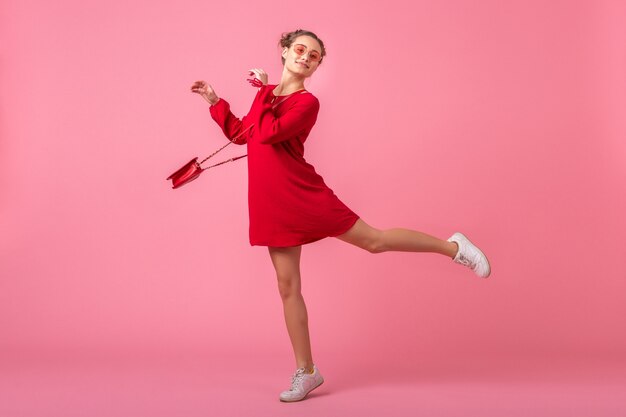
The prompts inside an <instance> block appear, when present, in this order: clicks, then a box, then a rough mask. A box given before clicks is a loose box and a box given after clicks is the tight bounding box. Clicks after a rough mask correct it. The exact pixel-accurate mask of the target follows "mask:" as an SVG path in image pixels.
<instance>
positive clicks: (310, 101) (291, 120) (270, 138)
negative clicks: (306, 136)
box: [256, 93, 320, 145]
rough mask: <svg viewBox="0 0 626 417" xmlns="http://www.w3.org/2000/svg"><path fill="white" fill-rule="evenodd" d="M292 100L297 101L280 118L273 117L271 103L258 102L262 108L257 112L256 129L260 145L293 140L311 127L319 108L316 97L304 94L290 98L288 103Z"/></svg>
mask: <svg viewBox="0 0 626 417" xmlns="http://www.w3.org/2000/svg"><path fill="white" fill-rule="evenodd" d="M294 99H296V100H297V101H296V103H295V104H293V105H292V106H291V107H290V108H289V110H287V111H286V112H285V113H284V114H283V115H282V116H280V117H276V116H275V115H274V110H273V109H272V103H269V102H267V101H265V100H261V101H260V102H261V105H262V108H261V110H260V112H259V113H260V114H259V119H258V121H257V125H256V129H257V132H258V133H259V137H260V138H261V143H263V144H265V145H272V144H274V143H278V142H282V141H284V140H289V139H293V138H294V137H295V136H297V135H298V134H299V133H301V132H304V131H307V130H310V129H311V128H312V127H313V125H314V124H315V121H316V120H317V113H318V112H319V108H320V104H319V101H318V99H317V97H315V96H314V95H312V94H309V93H304V94H301V95H300V96H299V97H291V98H290V101H291V100H294ZM285 104H286V103H285ZM283 105H284V104H283Z"/></svg>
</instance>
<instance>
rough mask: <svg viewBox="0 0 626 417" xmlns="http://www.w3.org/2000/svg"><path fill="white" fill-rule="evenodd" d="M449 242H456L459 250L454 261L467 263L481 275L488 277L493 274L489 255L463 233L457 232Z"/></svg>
mask: <svg viewBox="0 0 626 417" xmlns="http://www.w3.org/2000/svg"><path fill="white" fill-rule="evenodd" d="M448 242H456V243H457V245H459V250H458V252H457V253H456V255H455V256H454V259H453V261H454V262H456V263H457V264H461V265H465V266H467V267H468V268H470V269H471V270H472V271H474V272H475V273H476V275H478V276H479V277H482V278H487V277H488V276H489V275H490V274H491V266H489V261H488V260H487V257H486V256H485V254H484V253H482V251H481V250H480V249H478V248H477V247H476V246H475V245H474V244H473V243H472V242H470V240H469V239H468V238H466V237H465V235H463V233H459V232H456V233H455V234H453V235H452V236H450V238H449V239H448Z"/></svg>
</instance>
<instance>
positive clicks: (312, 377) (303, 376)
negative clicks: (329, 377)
mask: <svg viewBox="0 0 626 417" xmlns="http://www.w3.org/2000/svg"><path fill="white" fill-rule="evenodd" d="M323 382H324V378H323V377H322V374H320V371H319V369H317V366H315V365H313V373H312V374H307V373H306V371H305V369H304V368H298V370H296V372H295V373H294V374H293V376H292V377H291V388H290V389H289V390H288V391H283V392H281V393H280V400H281V401H285V402H291V401H300V400H303V399H304V397H306V396H307V394H308V393H309V392H311V391H313V390H314V389H315V388H317V387H319V386H320V385H322V383H323Z"/></svg>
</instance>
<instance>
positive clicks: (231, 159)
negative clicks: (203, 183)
mask: <svg viewBox="0 0 626 417" xmlns="http://www.w3.org/2000/svg"><path fill="white" fill-rule="evenodd" d="M252 126H254V123H251V124H250V125H249V126H248V127H246V128H245V129H244V130H243V131H241V132H240V133H239V134H238V135H237V136H235V137H234V138H232V139H230V140H229V141H228V143H227V144H226V145H224V146H222V147H221V148H219V149H218V150H216V151H215V152H213V153H212V154H211V155H209V156H207V157H206V158H204V159H203V160H202V161H200V162H199V163H198V166H200V165H202V163H203V162H204V161H206V160H207V159H209V158H211V157H212V156H213V155H215V154H216V153H218V152H219V151H221V150H222V149H224V148H225V147H227V146H228V145H230V144H231V143H233V142H234V141H235V140H236V139H237V138H239V137H240V136H241V135H243V134H244V133H246V132H247V131H248V129H250V128H251V127H252ZM244 156H248V155H247V154H246V155H241V156H237V157H234V158H230V159H227V160H225V161H222V162H218V163H217V164H213V165H211V166H208V167H206V168H202V169H203V170H204V169H209V168H212V167H214V166H218V165H222V164H224V163H226V162H231V161H236V160H237V159H239V158H243V157H244Z"/></svg>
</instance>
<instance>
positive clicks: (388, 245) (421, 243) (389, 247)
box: [336, 219, 458, 258]
mask: <svg viewBox="0 0 626 417" xmlns="http://www.w3.org/2000/svg"><path fill="white" fill-rule="evenodd" d="M336 237H337V239H340V240H343V241H344V242H348V243H351V244H353V245H355V246H358V247H360V248H362V249H365V250H367V251H369V252H371V253H380V252H387V251H399V252H433V253H440V254H442V255H445V256H448V257H450V258H454V257H455V255H456V253H457V251H458V244H457V243H456V242H448V241H447V240H441V239H438V238H436V237H434V236H431V235H429V234H426V233H423V232H418V231H417V230H410V229H403V228H398V227H396V228H393V229H387V230H379V229H376V228H374V227H372V226H370V225H368V224H367V223H365V222H364V221H363V220H362V219H358V220H357V221H356V223H355V224H354V226H352V227H351V228H350V229H349V230H348V231H347V232H345V233H344V234H342V235H339V236H336Z"/></svg>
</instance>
